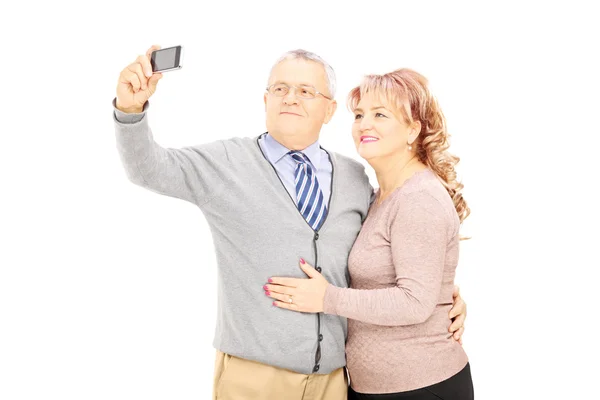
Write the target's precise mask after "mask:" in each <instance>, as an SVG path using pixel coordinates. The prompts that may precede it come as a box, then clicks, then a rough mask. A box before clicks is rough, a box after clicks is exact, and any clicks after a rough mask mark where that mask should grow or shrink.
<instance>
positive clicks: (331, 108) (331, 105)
mask: <svg viewBox="0 0 600 400" xmlns="http://www.w3.org/2000/svg"><path fill="white" fill-rule="evenodd" d="M335 110H337V101H335V100H331V101H330V102H329V105H328V106H327V113H326V114H325V121H323V123H325V124H327V123H329V121H331V118H333V114H335Z"/></svg>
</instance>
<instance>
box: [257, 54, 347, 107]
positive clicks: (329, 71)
mask: <svg viewBox="0 0 600 400" xmlns="http://www.w3.org/2000/svg"><path fill="white" fill-rule="evenodd" d="M294 59H301V60H305V61H314V62H316V63H319V64H321V65H322V66H323V68H324V69H325V73H326V75H327V88H328V89H329V94H330V95H331V98H332V99H333V98H335V89H336V81H335V72H334V71H333V68H331V65H329V64H328V63H327V62H326V61H325V60H323V59H322V58H321V57H319V56H318V55H316V54H315V53H311V52H310V51H306V50H302V49H298V50H292V51H288V52H287V53H285V54H283V55H282V56H281V57H279V59H278V60H277V62H276V63H275V64H273V67H271V73H270V74H269V79H270V78H271V74H272V73H273V69H274V68H275V67H276V66H277V65H278V64H279V63H280V62H282V61H285V60H294ZM267 85H268V82H267Z"/></svg>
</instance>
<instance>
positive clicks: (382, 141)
mask: <svg viewBox="0 0 600 400" xmlns="http://www.w3.org/2000/svg"><path fill="white" fill-rule="evenodd" d="M388 107H389V106H387V105H386V104H383V103H382V102H381V101H379V100H378V98H376V97H375V96H372V95H370V94H369V93H367V94H366V95H365V96H363V98H361V100H360V102H359V103H358V105H357V107H356V109H355V110H354V124H353V125H352V138H353V139H354V145H355V146H356V150H357V151H358V154H359V155H360V156H361V157H362V158H364V159H365V160H367V161H368V160H370V159H373V158H378V157H385V156H389V155H392V154H404V153H405V152H407V147H408V141H409V135H410V134H411V132H412V129H410V128H409V126H408V125H407V124H406V122H404V120H403V119H400V118H399V115H398V116H397V115H396V114H398V113H396V114H395V113H392V112H391V110H390V109H389V108H388ZM413 140H414V139H412V140H411V143H412V141H413Z"/></svg>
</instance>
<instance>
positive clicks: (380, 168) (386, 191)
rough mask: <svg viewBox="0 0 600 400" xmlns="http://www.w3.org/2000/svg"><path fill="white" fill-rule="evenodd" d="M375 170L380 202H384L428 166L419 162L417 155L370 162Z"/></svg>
mask: <svg viewBox="0 0 600 400" xmlns="http://www.w3.org/2000/svg"><path fill="white" fill-rule="evenodd" d="M369 164H370V165H371V166H372V167H373V169H374V170H375V174H376V176H377V182H378V184H379V198H378V201H379V202H381V201H383V200H384V199H385V198H386V197H387V196H389V195H390V193H392V192H393V191H394V190H396V189H397V188H399V187H400V186H402V185H403V184H404V182H406V180H407V179H408V178H410V177H411V176H412V175H413V174H414V173H415V172H418V171H422V170H424V169H426V168H427V166H426V165H425V164H423V163H421V162H420V161H419V159H418V158H417V156H416V154H411V155H410V157H399V158H397V159H392V160H390V159H388V160H377V161H375V160H374V161H372V162H371V161H369Z"/></svg>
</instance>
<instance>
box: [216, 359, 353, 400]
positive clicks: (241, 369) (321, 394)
mask: <svg viewBox="0 0 600 400" xmlns="http://www.w3.org/2000/svg"><path fill="white" fill-rule="evenodd" d="M347 393H348V377H347V375H346V369H345V368H339V369H337V370H335V371H333V372H332V373H330V374H328V375H317V374H312V375H304V374H299V373H297V372H293V371H289V370H286V369H281V368H276V367H272V366H270V365H265V364H261V363H258V362H255V361H250V360H245V359H243V358H238V357H234V356H231V355H229V354H225V353H223V352H221V351H218V350H217V356H216V359H215V376H214V382H213V400H259V399H260V400H346V399H347V396H348V395H347Z"/></svg>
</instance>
